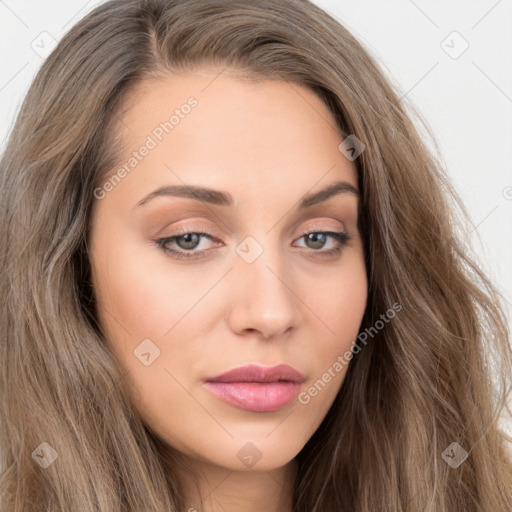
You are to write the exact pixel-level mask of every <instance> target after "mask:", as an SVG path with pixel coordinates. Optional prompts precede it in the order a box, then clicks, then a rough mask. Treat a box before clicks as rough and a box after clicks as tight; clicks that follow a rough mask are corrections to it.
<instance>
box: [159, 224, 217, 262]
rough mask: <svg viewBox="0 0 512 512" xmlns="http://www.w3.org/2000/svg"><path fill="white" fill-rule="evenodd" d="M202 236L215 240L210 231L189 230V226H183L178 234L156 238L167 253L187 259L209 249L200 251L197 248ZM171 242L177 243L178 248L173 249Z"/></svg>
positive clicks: (200, 254)
mask: <svg viewBox="0 0 512 512" xmlns="http://www.w3.org/2000/svg"><path fill="white" fill-rule="evenodd" d="M202 238H207V239H209V240H213V236H211V235H210V234H208V233H203V232H198V231H190V230H187V228H181V229H179V230H177V232H176V234H174V235H173V236H168V237H164V238H159V239H158V240H155V242H156V244H157V245H158V246H159V247H160V249H162V250H163V251H164V252H165V253H166V254H170V255H171V256H173V257H176V258H179V259H186V258H197V257H200V256H202V255H203V254H204V253H205V252H207V249H202V250H200V251H196V250H195V249H197V247H198V246H199V245H200V243H201V239H202ZM169 244H175V246H178V248H177V249H173V248H171V247H169Z"/></svg>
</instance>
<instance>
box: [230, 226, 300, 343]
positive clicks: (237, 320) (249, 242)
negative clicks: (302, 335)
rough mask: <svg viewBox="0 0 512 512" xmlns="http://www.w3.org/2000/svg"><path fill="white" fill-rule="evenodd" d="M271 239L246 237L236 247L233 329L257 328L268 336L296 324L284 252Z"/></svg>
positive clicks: (291, 288)
mask: <svg viewBox="0 0 512 512" xmlns="http://www.w3.org/2000/svg"><path fill="white" fill-rule="evenodd" d="M260 240H261V237H260ZM271 240H272V236H268V235H267V236H265V237H264V240H263V243H260V242H259V241H258V240H256V238H254V237H252V236H248V237H247V238H246V239H244V240H243V241H242V242H241V243H240V244H239V245H238V247H237V248H236V252H237V258H236V260H235V261H236V263H235V267H236V270H235V273H234V275H233V283H234V286H235V287H236V288H237V289H238V290H237V291H236V293H235V294H234V297H235V300H234V302H233V304H232V311H231V321H232V328H233V329H234V330H237V331H243V330H247V329H249V330H258V331H260V332H261V333H262V334H263V336H265V337H267V338H269V337H272V336H277V335H279V334H281V333H283V332H285V331H287V330H288V329H289V328H290V327H292V326H294V325H296V323H297V321H298V313H299V310H298V303H297V298H296V296H295V295H294V293H293V291H292V290H293V285H292V283H291V282H290V272H288V271H287V269H288V268H289V267H287V266H286V261H285V260H284V257H285V255H284V254H283V253H282V251H281V250H280V247H279V245H278V244H277V243H274V242H271ZM264 244H265V245H264Z"/></svg>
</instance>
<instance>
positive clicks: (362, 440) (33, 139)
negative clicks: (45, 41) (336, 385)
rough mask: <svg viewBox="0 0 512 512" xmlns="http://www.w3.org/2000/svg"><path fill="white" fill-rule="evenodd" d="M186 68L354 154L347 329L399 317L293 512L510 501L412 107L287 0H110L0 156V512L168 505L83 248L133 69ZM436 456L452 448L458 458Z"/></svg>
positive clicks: (343, 36)
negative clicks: (288, 95) (295, 114)
mask: <svg viewBox="0 0 512 512" xmlns="http://www.w3.org/2000/svg"><path fill="white" fill-rule="evenodd" d="M203 64H215V65H218V66H220V69H222V68H224V67H226V66H230V67H231V69H236V70H238V72H239V73H240V76H242V75H243V76H244V77H247V78H249V79H280V80H287V81H289V83H290V84H293V83H296V84H301V85H303V86H306V87H309V88H310V89H311V90H312V91H314V92H315V93H316V94H318V96H319V97H320V98H322V100H323V101H325V103H326V105H327V106H328V107H329V109H330V110H331V111H332V113H333V114H334V117H335V119H336V120H337V123H338V124H339V126H338V128H339V129H340V130H341V131H342V133H344V134H346V135H349V134H352V135H355V136H356V137H357V138H358V139H359V140H360V141H362V143H363V144H364V146H365V150H364V151H363V152H362V154H361V155H360V156H359V157H358V158H357V160H356V161H355V162H356V165H357V170H358V175H359V188H360V190H361V191H362V207H361V212H360V228H361V232H362V236H363V239H364V244H365V254H366V265H367V271H368V278H369V295H368V304H367V310H366V311H365V315H364V319H363V323H362V326H361V329H362V330H364V329H369V328H371V327H373V326H374V325H375V324H376V322H378V321H379V318H380V317H381V315H382V313H384V312H385V311H387V310H388V309H389V308H390V305H391V304H394V303H397V302H398V303H399V304H400V305H401V306H402V309H401V311H400V313H399V314H397V315H396V316H395V318H393V320H392V321H390V322H386V324H385V325H384V327H383V328H382V329H380V330H379V332H378V333H377V334H376V335H374V336H372V339H371V340H370V341H369V342H368V343H366V344H365V345H364V346H363V347H362V348H361V350H360V351H359V352H358V353H357V355H354V357H353V359H352V360H351V362H350V365H349V369H348V372H347V374H346V377H345V380H344V382H343V385H342V387H341V389H340V392H339V394H338V396H337V398H336V400H335V402H334V403H333V405H332V407H331V409H330V410H329V412H328V414H327V416H326V418H325V419H324V421H323V422H322V424H321V425H320V427H319V429H318V430H317V431H316V432H315V434H314V435H313V436H312V438H311V439H310V440H309V442H308V443H307V444H306V445H305V447H304V448H303V449H302V450H301V452H300V453H299V454H298V456H297V460H298V463H299V472H298V476H297V480H296V482H295V487H294V496H293V502H294V511H295V512H327V511H330V512H332V511H334V510H336V511H351V512H357V511H360V512H374V511H376V510H379V511H390V512H391V511H392V512H399V511H414V512H417V511H419V510H422V511H446V510H450V511H451V512H454V511H462V510H464V511H465V512H471V511H474V512H476V511H479V512H481V511H485V512H498V511H500V512H505V511H510V510H512V464H511V461H510V458H507V451H506V447H505V443H506V439H505V436H504V434H503V433H502V432H501V431H500V430H499V428H498V426H497V423H496V420H497V417H498V415H499V413H500V412H501V410H502V409H503V406H504V404H505V402H506V399H507V396H508V392H509V388H510V378H511V373H512V355H511V349H510V345H509V332H508V327H507V323H506V318H505V314H504V311H503V308H502V306H501V305H500V304H501V297H500V296H499V294H498V292H497V291H496V289H495V288H494V287H493V285H492V283H491V282H490V281H489V280H488V278H487V277H486V276H485V275H484V274H483V273H482V271H481V270H480V268H479V266H478V265H477V264H476V263H475V261H476V259H475V257H474V256H473V254H472V253H471V252H470V248H469V245H468V239H469V237H468V233H467V232H465V231H464V229H465V227H464V226H467V213H466V211H465V209H464V206H463V205H462V203H461V202H460V199H459V198H458V197H457V194H456V192H455V191H454V190H453V188H452V185H451V183H450V181H449V179H448V178H447V176H446V174H445V171H444V170H443V164H442V163H441V161H440V158H439V157H437V156H435V155H434V154H433V153H432V152H431V151H430V150H428V149H427V147H426V144H425V142H424V141H423V140H422V137H421V136H420V134H419V131H418V127H417V126H416V125H415V124H414V123H413V121H412V117H413V115H412V114H413V108H412V107H410V106H409V108H410V111H409V112H408V111H407V110H406V106H405V105H404V100H401V98H400V96H401V95H400V93H399V92H398V91H397V90H395V89H396V88H395V87H394V86H392V85H391V83H390V80H389V79H388V78H386V77H385V75H384V73H383V72H382V71H381V69H380V68H379V66H378V65H377V64H376V63H375V62H374V60H373V59H372V58H371V57H370V55H369V53H368V52H367V51H366V50H365V49H364V47H363V46H362V45H361V44H360V43H359V42H358V41H357V40H356V39H355V38H354V37H353V36H352V35H351V34H350V33H349V32H348V31H347V30H346V29H345V28H344V27H343V26H342V25H340V23H339V22H338V21H336V20H334V19H333V18H332V17H330V16H329V15H328V14H327V13H325V12H324V11H322V10H321V9H320V8H319V7H317V6H316V5H314V4H313V3H311V2H310V1H308V0H264V1H259V2H250V1H243V0H223V1H217V0H212V1H202V0H146V1H144V0H128V1H126V0H112V1H109V2H106V3H105V4H103V5H101V6H99V7H97V8H96V9H95V10H94V11H92V12H91V13H90V14H88V15H87V16H86V17H85V18H84V19H82V20H81V21H80V22H79V23H77V24H76V25H75V26H74V27H73V28H72V29H71V30H70V31H69V32H68V33H67V34H66V35H65V36H64V37H63V39H62V40H61V41H60V42H59V44H58V46H57V47H56V49H55V50H54V51H53V52H52V54H51V55H50V56H49V57H48V58H47V59H46V61H45V62H44V64H43V66H42V67H41V69H40V71H39V72H38V74H37V76H36V78H35V80H34V81H33V83H32V85H31V87H30V89H29V91H28V94H27V96H26V99H25V101H24V103H23V105H22V108H21V110H20V112H19V115H18V117H17V120H16V123H15V125H14V128H13V130H12V132H11V135H10V138H9V140H8V145H7V148H6V150H5V152H4V154H3V156H2V160H1V164H0V165H1V167H0V170H1V189H0V194H1V196H0V212H1V213H0V220H1V222H0V245H1V253H0V254H1V256H0V257H1V262H0V264H1V267H0V270H1V271H2V274H1V284H0V287H1V288H0V294H1V295H0V297H1V302H2V310H1V315H2V316H1V329H2V339H1V343H0V368H1V369H0V404H1V416H0V464H1V466H0V469H1V476H0V508H1V510H3V511H4V512H22V511H23V512H26V511H27V510H30V511H31V512H38V511H41V512H43V511H55V512H56V511H60V510H67V511H73V512H84V511H88V512H93V511H98V512H99V511H101V512H114V511H115V512H118V511H127V512H128V511H135V512H141V511H144V512H150V511H152V512H164V511H167V512H168V511H178V510H180V511H181V510H186V508H187V507H186V505H185V504H184V503H183V500H182V495H181V491H180V486H179V485H178V482H177V481H176V479H175V476H174V472H175V471H174V470H175V468H176V465H177V464H179V463H180V461H179V460H178V459H177V458H173V457H171V456H170V455H169V454H168V453H167V452H166V450H165V446H164V445H163V443H162V442H161V440H160V439H159V438H158V437H157V436H155V435H154V434H153V433H152V432H151V431H150V430H149V429H148V428H147V427H146V426H145V425H144V424H143V423H142V421H141V419H140V418H139V417H138V416H137V414H136V412H135V410H134V408H133V406H132V405H131V402H130V396H129V393H128V391H127V390H126V389H125V387H124V386H123V383H124V380H123V377H124V375H123V374H122V372H121V370H120V369H119V367H118V365H116V363H115V361H114V359H113V357H112V354H111V353H110V352H109V350H108V349H107V346H106V344H105V343H104V340H103V339H102V337H101V332H100V329H99V326H98V324H97V319H96V312H95V303H94V293H93V290H92V288H91V285H90V268H89V260H88V254H87V237H88V232H89V222H90V213H91V208H92V204H93V201H94V195H93V194H94V193H93V190H94V187H95V186H97V184H98V183H101V180H102V178H104V176H105V174H106V173H107V172H109V170H112V169H113V168H114V166H115V165H118V163H119V162H118V160H117V156H118V149H119V145H118V142H119V141H118V140H117V139H116V136H115V134H116V127H117V123H118V122H119V118H118V111H119V108H120V105H121V101H122V100H123V99H124V98H126V96H127V93H128V92H129V91H130V90H132V89H133V88H134V86H135V85H136V84H137V83H139V82H140V81H141V80H143V79H146V78H147V77H149V76H158V75H159V74H163V73H167V72H169V71H172V72H179V71H180V70H183V69H193V68H194V67H198V66H201V65H203ZM415 115H416V118H417V119H420V116H419V115H418V114H417V113H416V114H415ZM340 142H341V141H340ZM453 443H457V444H456V445H454V444H453ZM450 447H451V448H450ZM447 449H448V450H452V451H451V452H450V451H448V456H447V455H446V453H447V452H446V450H447ZM454 450H456V451H457V450H458V452H457V454H458V455H460V454H461V453H467V458H466V459H465V460H464V461H463V462H462V463H461V464H460V465H458V467H454V465H450V464H449V463H448V462H449V458H450V457H451V458H453V455H454ZM462 450H465V451H464V452H462ZM465 456H466V455H465ZM447 457H448V458H447Z"/></svg>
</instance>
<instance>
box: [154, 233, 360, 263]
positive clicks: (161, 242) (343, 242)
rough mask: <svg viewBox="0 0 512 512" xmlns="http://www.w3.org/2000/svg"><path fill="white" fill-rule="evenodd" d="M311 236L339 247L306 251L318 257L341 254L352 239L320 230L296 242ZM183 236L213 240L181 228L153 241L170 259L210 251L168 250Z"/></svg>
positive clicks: (191, 257) (189, 257) (211, 237)
mask: <svg viewBox="0 0 512 512" xmlns="http://www.w3.org/2000/svg"><path fill="white" fill-rule="evenodd" d="M311 234H323V235H328V236H330V237H331V238H334V239H335V240H337V242H338V244H339V245H338V246H337V247H335V248H333V249H329V250H327V251H322V250H320V249H318V250H316V249H309V251H308V252H309V253H317V254H318V255H322V256H334V255H337V254H339V253H341V251H342V250H343V248H344V247H345V246H347V245H348V243H349V242H350V240H351V239H352V237H350V236H349V235H348V234H347V233H345V232H343V231H321V230H318V231H308V232H306V233H303V234H302V235H301V236H300V237H299V238H298V239H297V240H300V239H301V238H304V237H306V236H307V235H311ZM184 235H199V236H204V237H206V238H209V239H210V240H213V238H214V237H213V236H212V235H210V234H209V233H204V232H202V231H191V230H188V229H187V228H181V229H179V230H177V231H176V233H175V234H174V235H173V236H168V237H163V238H158V239H157V240H154V242H155V243H156V244H157V245H158V247H159V248H160V249H161V250H162V251H164V253H166V254H169V255H171V256H172V257H175V258H177V259H184V260H186V259H189V260H191V259H196V258H200V257H202V256H203V254H205V253H207V252H208V251H209V250H210V249H204V250H202V251H193V250H191V251H183V250H181V251H177V250H175V249H170V248H169V247H168V246H167V244H168V243H171V242H173V241H174V240H175V239H176V238H180V237H182V236H184Z"/></svg>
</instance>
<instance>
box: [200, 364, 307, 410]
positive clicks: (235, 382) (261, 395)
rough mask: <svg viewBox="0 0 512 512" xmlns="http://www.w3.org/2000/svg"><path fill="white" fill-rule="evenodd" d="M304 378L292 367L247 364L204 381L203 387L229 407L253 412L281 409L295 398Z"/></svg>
mask: <svg viewBox="0 0 512 512" xmlns="http://www.w3.org/2000/svg"><path fill="white" fill-rule="evenodd" d="M304 381H305V377H304V376H303V375H302V374H301V373H300V372H298V371H297V370H295V369H294V368H292V367H291V366H288V365H285V364H280V365H277V366H274V367H271V368H268V367H263V366H258V365H248V366H243V367H241V368H235V369H233V370H230V371H228V372H225V373H222V374H220V375H216V376H214V377H209V378H207V379H205V382H204V386H205V387H206V388H207V389H208V390H209V391H210V392H212V393H213V394H214V395H215V396H216V397H217V398H219V399H221V400H223V401H224V402H227V403H228V404H230V405H233V406H235V407H238V408H240V409H245V410H249V411H253V412H270V411H276V410H278V409H281V408H282V407H284V406H285V405H287V404H289V403H290V402H291V401H292V400H293V399H294V398H296V397H297V395H298V394H299V391H300V387H301V384H302V383H303V382H304Z"/></svg>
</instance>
